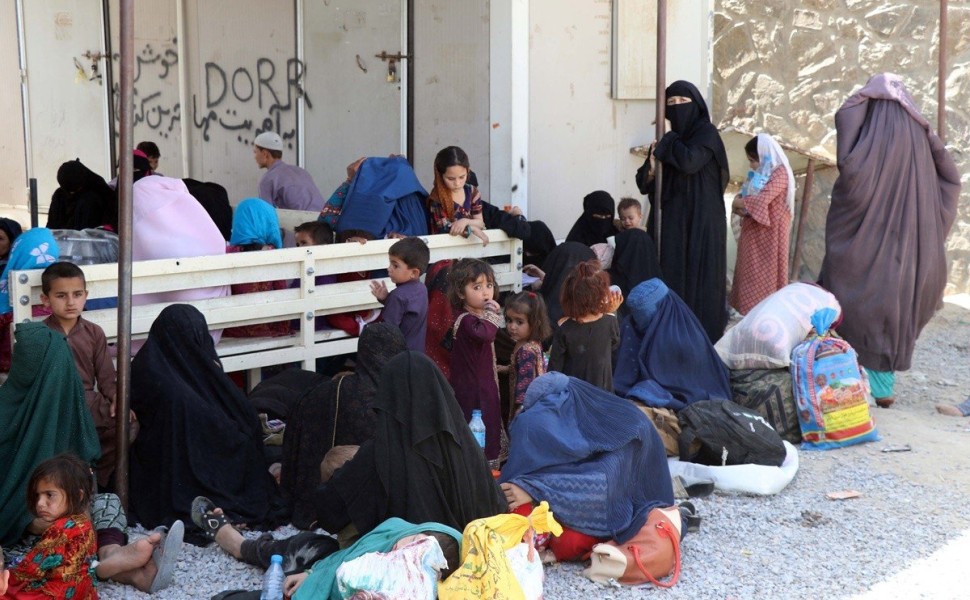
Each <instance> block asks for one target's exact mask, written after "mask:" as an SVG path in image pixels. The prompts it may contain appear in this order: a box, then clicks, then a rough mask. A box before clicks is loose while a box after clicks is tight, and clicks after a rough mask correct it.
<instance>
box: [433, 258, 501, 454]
mask: <svg viewBox="0 0 970 600" xmlns="http://www.w3.org/2000/svg"><path fill="white" fill-rule="evenodd" d="M448 281H449V284H450V285H449V286H448V298H449V300H451V304H452V306H453V307H454V308H455V312H458V313H459V315H458V317H457V318H456V319H455V324H454V326H453V327H452V334H453V336H454V342H453V344H452V347H451V375H450V382H451V387H452V388H454V390H455V398H456V399H457V400H458V404H459V405H460V406H461V410H462V412H463V413H464V414H465V419H471V416H472V411H473V410H476V409H479V410H481V411H482V421H484V423H485V458H487V459H488V460H489V463H490V465H491V467H492V468H493V469H495V468H498V465H499V464H500V463H501V461H502V460H504V459H505V454H506V453H507V447H508V443H507V439H508V438H507V437H506V435H505V429H504V428H503V427H502V409H501V400H500V399H499V393H498V376H497V375H496V372H495V344H494V342H495V334H497V333H498V330H499V328H501V327H504V326H505V322H504V320H503V319H502V314H501V308H500V307H499V304H498V302H496V301H495V300H493V298H494V296H495V272H494V271H492V267H491V266H489V265H488V263H485V262H483V261H481V260H478V259H475V258H463V259H462V260H459V261H458V262H456V263H455V264H454V266H452V268H451V273H450V274H449V276H448Z"/></svg>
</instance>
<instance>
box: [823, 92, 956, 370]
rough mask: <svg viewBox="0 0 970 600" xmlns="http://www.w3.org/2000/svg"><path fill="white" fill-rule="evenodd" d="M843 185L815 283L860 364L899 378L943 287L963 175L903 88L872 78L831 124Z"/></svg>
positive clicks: (835, 196)
mask: <svg viewBox="0 0 970 600" xmlns="http://www.w3.org/2000/svg"><path fill="white" fill-rule="evenodd" d="M835 127H836V132H837V142H838V167H839V178H838V179H837V180H836V182H835V186H834V187H833V189H832V206H831V208H830V209H829V214H828V220H827V222H826V225H825V259H824V261H823V263H822V272H821V275H820V283H821V284H822V286H823V287H825V288H826V289H828V290H830V291H831V292H832V293H833V294H835V297H836V298H838V300H839V303H840V304H841V305H842V311H843V322H842V324H841V325H840V326H839V328H838V332H839V333H840V334H841V335H842V336H843V337H844V338H845V339H846V340H847V341H848V342H849V343H850V344H852V347H853V348H855V350H856V352H858V354H859V362H861V363H862V365H863V366H864V367H867V368H869V369H872V370H875V371H905V370H906V369H908V368H909V367H910V364H911V362H912V356H913V347H914V346H915V345H916V338H917V337H918V336H919V333H920V331H921V330H922V329H923V326H924V325H926V323H927V322H929V320H930V318H931V317H932V316H933V313H934V312H935V311H936V310H937V308H938V307H939V306H940V303H941V300H942V298H943V288H944V286H945V285H946V276H947V273H946V251H945V247H944V242H945V241H946V236H947V233H948V232H949V231H950V227H951V226H952V225H953V220H954V218H955V217H956V209H957V201H958V198H959V194H960V174H959V172H958V171H957V168H956V165H955V164H954V162H953V159H952V157H951V156H950V154H949V153H948V152H947V150H946V149H945V148H944V147H943V142H942V141H940V138H939V137H937V135H936V134H935V133H933V131H932V130H931V129H930V125H929V123H928V122H927V120H926V119H925V118H924V117H923V115H921V114H920V112H919V110H918V109H917V108H916V105H915V103H914V102H913V99H912V97H911V96H910V95H909V92H908V91H907V90H906V88H905V86H904V85H903V82H902V80H901V79H900V78H899V77H898V76H897V75H893V74H890V73H884V74H881V75H876V76H874V77H873V78H872V79H870V80H869V82H868V83H867V84H866V85H865V87H863V88H862V89H861V90H859V91H857V92H856V93H855V94H853V95H852V96H850V97H849V99H848V100H846V101H845V104H843V105H842V108H840V109H839V111H838V112H837V113H836V115H835Z"/></svg>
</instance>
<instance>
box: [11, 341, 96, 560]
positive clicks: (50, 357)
mask: <svg viewBox="0 0 970 600" xmlns="http://www.w3.org/2000/svg"><path fill="white" fill-rule="evenodd" d="M14 339H15V340H16V343H15V344H14V348H13V357H12V362H11V365H10V376H9V377H8V378H7V382H6V383H4V384H3V386H2V387H0V423H2V424H3V425H2V427H0V464H2V465H3V469H4V470H5V472H4V476H3V481H2V482H0V544H2V545H8V544H11V543H13V542H16V541H17V540H19V539H20V537H21V535H22V534H23V531H24V528H25V527H26V526H27V524H28V523H30V521H31V519H32V518H33V517H32V516H31V514H30V513H29V512H27V506H26V497H27V482H28V481H29V480H30V476H31V474H32V473H33V471H34V468H35V467H36V466H37V465H38V464H39V463H41V462H42V461H44V460H46V459H48V458H51V457H52V456H55V455H57V454H60V453H62V452H73V453H74V454H76V455H78V456H79V457H80V458H81V460H83V461H85V462H87V463H91V464H94V463H95V462H96V461H97V459H98V458H99V457H100V456H101V446H100V444H99V443H98V434H97V432H96V431H95V429H94V421H92V419H91V413H90V412H89V411H88V407H87V404H85V402H84V387H83V386H82V385H81V379H80V378H79V377H78V374H77V369H76V368H75V366H74V356H73V355H72V354H71V349H70V348H69V347H68V345H67V340H66V339H65V337H64V334H62V333H57V332H55V331H54V330H53V329H51V328H50V327H48V326H47V325H44V324H43V323H18V324H17V328H16V330H15V331H14Z"/></svg>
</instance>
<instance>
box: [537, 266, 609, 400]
mask: <svg viewBox="0 0 970 600" xmlns="http://www.w3.org/2000/svg"><path fill="white" fill-rule="evenodd" d="M622 302H623V295H622V294H621V293H620V292H619V291H618V290H615V289H614V290H611V289H610V276H609V275H607V274H606V271H603V270H602V269H600V265H599V261H597V260H588V261H586V262H581V263H579V264H578V265H576V267H575V268H574V269H573V270H572V272H570V273H569V275H567V276H566V280H565V281H564V282H563V284H562V294H561V296H560V303H561V304H562V311H563V314H564V315H565V316H564V317H563V318H562V319H561V320H560V321H559V329H557V330H556V333H555V335H554V336H553V338H552V349H551V350H550V351H549V370H550V371H559V372H561V373H565V374H566V375H570V376H572V377H576V378H578V379H582V380H583V381H586V382H587V383H591V384H593V385H595V386H596V387H599V388H602V389H604V390H606V391H608V392H612V391H613V359H612V356H613V352H614V351H616V348H617V346H618V345H619V343H620V327H619V325H618V324H617V322H616V316H615V315H614V314H613V313H615V312H616V309H617V308H619V306H620V304H621V303H622Z"/></svg>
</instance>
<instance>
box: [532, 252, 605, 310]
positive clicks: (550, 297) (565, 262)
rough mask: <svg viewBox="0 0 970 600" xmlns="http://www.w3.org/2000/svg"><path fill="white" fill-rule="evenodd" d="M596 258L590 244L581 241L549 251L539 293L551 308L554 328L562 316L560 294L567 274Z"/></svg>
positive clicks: (543, 266)
mask: <svg viewBox="0 0 970 600" xmlns="http://www.w3.org/2000/svg"><path fill="white" fill-rule="evenodd" d="M594 258H596V254H595V253H594V252H593V251H592V250H591V249H590V247H589V246H587V245H585V244H582V243H580V242H563V243H562V244H559V245H558V246H556V248H555V249H554V250H553V251H552V252H550V253H549V256H548V257H547V258H546V261H545V263H543V265H542V270H543V271H545V273H546V276H545V278H544V279H543V280H542V287H541V288H539V293H540V294H542V299H543V300H545V301H546V308H547V309H548V310H549V323H550V324H551V325H552V327H553V329H555V328H556V327H558V325H557V323H558V322H559V319H561V318H562V305H561V304H560V303H559V294H560V293H561V292H562V284H563V282H564V281H565V280H566V276H567V275H569V272H570V271H572V270H573V267H575V266H576V265H578V264H579V263H581V262H583V261H587V260H592V259H594Z"/></svg>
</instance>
